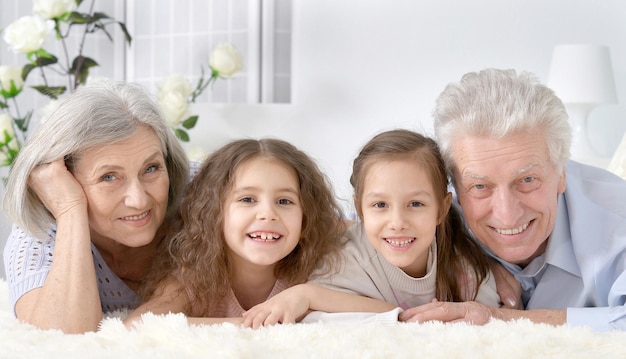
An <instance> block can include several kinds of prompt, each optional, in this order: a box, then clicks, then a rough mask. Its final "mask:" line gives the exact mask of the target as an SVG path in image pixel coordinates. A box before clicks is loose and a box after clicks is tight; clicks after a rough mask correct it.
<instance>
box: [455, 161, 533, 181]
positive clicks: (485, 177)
mask: <svg viewBox="0 0 626 359" xmlns="http://www.w3.org/2000/svg"><path fill="white" fill-rule="evenodd" d="M539 166H541V164H540V163H539V162H532V163H529V164H528V165H526V166H524V167H522V168H520V169H518V170H517V171H515V176H519V175H521V174H523V173H526V172H528V171H530V170H531V169H533V168H535V167H539ZM467 177H469V178H473V179H479V180H487V179H489V177H488V176H481V175H477V174H474V173H466V174H464V175H463V178H467Z"/></svg>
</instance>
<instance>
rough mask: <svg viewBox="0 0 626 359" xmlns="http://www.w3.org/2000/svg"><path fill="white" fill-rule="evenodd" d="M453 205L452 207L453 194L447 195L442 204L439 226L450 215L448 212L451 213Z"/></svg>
mask: <svg viewBox="0 0 626 359" xmlns="http://www.w3.org/2000/svg"><path fill="white" fill-rule="evenodd" d="M451 205H452V193H451V192H448V193H446V196H445V197H444V198H443V201H442V202H441V210H440V211H439V219H438V220H437V224H441V222H443V220H444V219H445V218H446V216H447V215H448V212H450V206H451Z"/></svg>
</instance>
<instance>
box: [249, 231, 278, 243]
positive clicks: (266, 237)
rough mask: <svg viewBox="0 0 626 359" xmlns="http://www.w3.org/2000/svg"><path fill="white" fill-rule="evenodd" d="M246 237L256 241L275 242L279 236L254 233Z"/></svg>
mask: <svg viewBox="0 0 626 359" xmlns="http://www.w3.org/2000/svg"><path fill="white" fill-rule="evenodd" d="M248 236H249V237H250V238H252V239H254V240H256V241H275V240H278V239H280V237H281V235H280V234H277V233H270V232H254V233H250V234H248Z"/></svg>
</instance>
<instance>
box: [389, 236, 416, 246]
mask: <svg viewBox="0 0 626 359" xmlns="http://www.w3.org/2000/svg"><path fill="white" fill-rule="evenodd" d="M383 239H384V240H385V242H387V243H388V244H390V245H392V246H394V247H406V246H408V245H410V244H411V243H413V242H415V240H416V238H415V237H413V238H410V239H407V240H404V241H394V240H392V239H388V238H383Z"/></svg>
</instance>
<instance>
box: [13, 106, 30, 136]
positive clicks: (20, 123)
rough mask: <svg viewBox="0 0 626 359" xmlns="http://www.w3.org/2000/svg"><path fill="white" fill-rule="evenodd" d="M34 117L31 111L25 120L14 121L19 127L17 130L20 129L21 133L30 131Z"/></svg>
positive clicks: (17, 119)
mask: <svg viewBox="0 0 626 359" xmlns="http://www.w3.org/2000/svg"><path fill="white" fill-rule="evenodd" d="M32 116H33V111H32V110H30V111H28V113H27V114H26V116H24V118H16V119H13V122H15V125H16V126H17V128H19V129H20V131H22V132H26V131H28V124H29V123H30V119H31V117H32Z"/></svg>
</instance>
